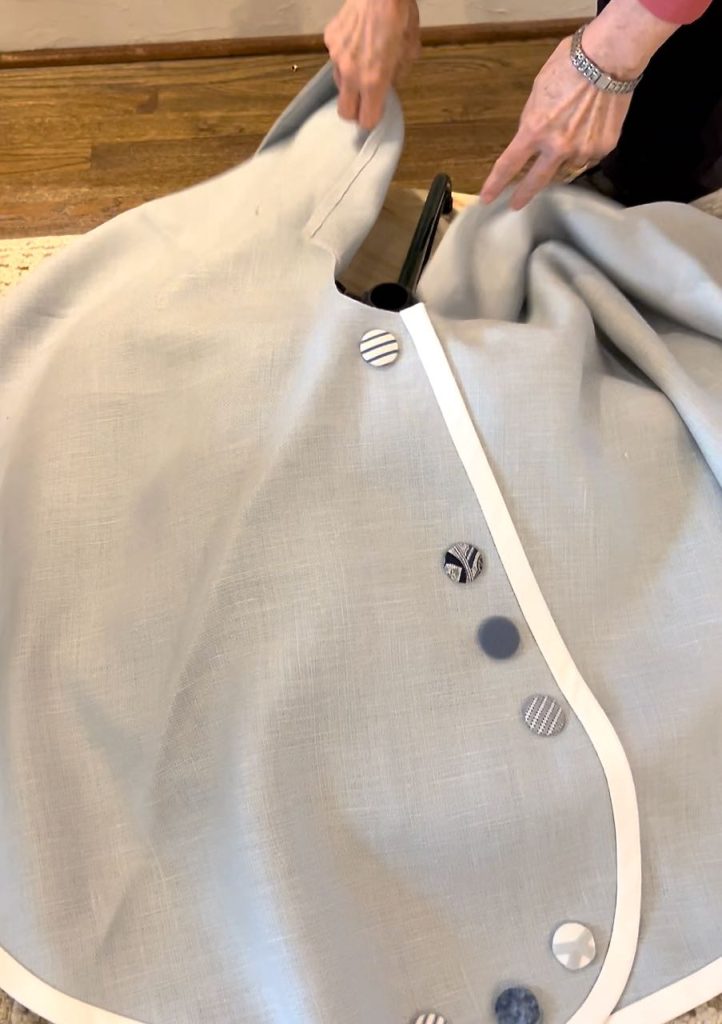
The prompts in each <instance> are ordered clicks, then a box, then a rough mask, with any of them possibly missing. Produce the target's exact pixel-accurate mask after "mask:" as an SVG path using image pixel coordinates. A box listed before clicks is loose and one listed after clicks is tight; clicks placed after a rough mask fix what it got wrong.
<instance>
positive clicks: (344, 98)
mask: <svg viewBox="0 0 722 1024" xmlns="http://www.w3.org/2000/svg"><path fill="white" fill-rule="evenodd" d="M323 38H324V42H325V43H326V47H327V49H328V52H329V55H330V57H331V60H332V62H333V65H334V78H335V79H336V85H337V87H338V91H339V98H338V112H339V114H340V116H341V117H343V118H345V119H347V120H350V121H358V123H359V124H360V125H361V127H362V128H364V129H366V130H367V131H370V130H371V129H372V128H374V127H375V126H376V125H377V124H378V122H379V121H380V120H381V115H382V114H383V111H384V102H385V100H386V95H387V93H388V91H389V89H390V88H391V85H392V84H395V83H396V82H397V81H398V80H399V79H400V77H401V76H402V75H403V74H404V73H405V72H406V71H407V70H408V68H409V66H410V65H411V63H412V62H413V61H414V60H415V59H416V58H417V57H418V56H419V54H420V52H421V41H420V38H419V9H418V6H417V4H416V0H345V3H344V5H343V7H342V8H341V10H340V11H339V12H338V14H337V15H336V16H335V18H334V19H333V20H332V21H331V22H329V24H328V26H327V27H326V31H325V33H324V37H323Z"/></svg>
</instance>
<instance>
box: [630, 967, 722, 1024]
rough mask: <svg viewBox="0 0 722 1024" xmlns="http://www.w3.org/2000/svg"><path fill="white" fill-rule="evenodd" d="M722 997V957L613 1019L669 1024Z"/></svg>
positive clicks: (639, 1023) (642, 1000) (638, 1002)
mask: <svg viewBox="0 0 722 1024" xmlns="http://www.w3.org/2000/svg"><path fill="white" fill-rule="evenodd" d="M720 993H722V957H720V958H719V959H718V960H713V961H712V963H711V964H707V966H706V967H703V968H702V969H701V970H699V971H695V973H694V974H689V975H688V976H687V977H686V978H682V979H681V980H680V981H675V982H674V983H673V984H672V985H668V986H667V987H666V988H660V989H659V991H658V992H653V993H652V995H651V996H646V998H644V999H640V1000H638V1001H637V1002H636V1003H630V1005H629V1006H625V1007H624V1009H623V1010H617V1012H616V1013H613V1014H612V1016H611V1017H610V1022H613V1024H668V1021H671V1020H675V1018H676V1017H681V1016H682V1014H683V1013H688V1012H689V1011H690V1010H695V1009H696V1008H697V1007H698V1006H702V1004H703V1003H708V1002H709V1001H710V999H714V998H715V996H718V995H719V994H720Z"/></svg>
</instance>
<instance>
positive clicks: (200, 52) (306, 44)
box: [0, 18, 581, 69]
mask: <svg viewBox="0 0 722 1024" xmlns="http://www.w3.org/2000/svg"><path fill="white" fill-rule="evenodd" d="M580 24H581V21H580V20H579V19H572V18H565V19H554V20H545V21H517V22H502V23H497V22H488V23H482V24H477V25H439V26H430V27H428V28H424V29H422V31H421V36H422V42H423V44H424V46H448V45H452V44H459V43H496V42H510V41H519V40H525V39H547V38H549V39H554V38H558V39H561V38H563V37H564V36H568V35H572V34H573V33H574V32H575V31H576V30H577V28H578V27H579V25H580ZM324 50H325V46H324V42H323V36H322V35H305V36H263V37H258V38H250V39H203V40H198V41H196V42H193V41H190V42H181V43H142V44H127V45H121V46H77V47H68V48H64V49H57V50H15V51H7V52H4V53H3V52H2V51H0V69H3V68H39V67H62V66H67V65H78V64H128V63H133V62H138V61H162V60H198V59H208V58H213V57H258V56H263V55H274V54H289V55H292V54H296V53H298V54H302V53H322V52H323V51H324Z"/></svg>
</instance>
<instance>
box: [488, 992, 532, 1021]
mask: <svg viewBox="0 0 722 1024" xmlns="http://www.w3.org/2000/svg"><path fill="white" fill-rule="evenodd" d="M494 1013H495V1014H496V1019H497V1022H498V1024H539V1021H540V1020H541V1009H540V1008H539V1003H538V1002H537V999H536V996H535V995H534V993H533V992H530V991H529V989H528V988H508V989H506V991H504V992H502V993H501V995H500V996H499V998H498V999H497V1001H496V1005H495V1006H494Z"/></svg>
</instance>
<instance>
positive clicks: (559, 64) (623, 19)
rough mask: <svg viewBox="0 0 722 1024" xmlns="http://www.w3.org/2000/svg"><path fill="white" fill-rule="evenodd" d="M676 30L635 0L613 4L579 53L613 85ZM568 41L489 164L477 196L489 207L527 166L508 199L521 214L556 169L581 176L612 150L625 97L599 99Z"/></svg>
mask: <svg viewBox="0 0 722 1024" xmlns="http://www.w3.org/2000/svg"><path fill="white" fill-rule="evenodd" d="M674 31H675V26H673V25H671V24H669V23H668V22H664V21H662V20H661V19H659V18H657V17H656V16H655V15H653V14H651V13H650V12H649V11H648V10H647V9H646V8H645V7H643V6H642V4H641V3H640V2H639V0H611V2H610V4H609V5H608V6H607V7H606V8H605V9H604V11H603V12H602V14H600V15H599V16H598V17H597V18H596V19H595V20H594V21H593V22H592V23H591V24H590V25H589V26H588V27H587V29H586V30H585V32H584V37H583V39H582V46H583V48H584V51H585V53H587V54H588V56H589V57H590V58H591V59H592V60H593V61H594V62H595V63H597V64H599V65H600V66H601V67H602V68H603V69H604V70H605V71H607V72H609V74H611V75H614V77H617V78H623V79H629V78H635V77H636V76H637V75H639V74H641V73H642V71H643V70H644V68H645V67H646V65H647V63H648V62H649V60H650V59H651V57H652V55H653V54H654V52H655V51H656V50H657V49H658V48H659V47H660V46H661V45H662V43H663V42H665V41H666V39H668V38H669V37H670V36H671V35H672V33H673V32H674ZM570 50H571V38H569V39H565V40H564V41H563V42H562V43H560V44H559V46H558V47H557V48H556V50H555V51H554V53H553V54H552V56H551V57H550V58H549V60H548V61H547V62H546V64H545V65H544V67H543V68H542V69H541V71H540V72H539V74H538V76H537V78H536V81H535V82H534V86H533V88H532V91H531V95H530V96H529V99H528V100H527V103H526V106H525V107H524V110H523V112H522V115H521V119H520V121H519V129H518V131H517V133H516V136H515V137H514V139H513V140H512V142H511V143H510V145H509V146H508V147H507V148H506V150H505V151H504V152H503V153H502V155H501V156H500V157H499V159H498V160H497V162H496V163H495V164H494V167H493V168H492V171H491V173H490V174H489V176H488V178H487V179H486V182H485V183H484V186H483V188H482V190H481V199H482V200H483V201H484V202H487V203H488V202H491V201H492V200H494V199H496V198H497V196H499V195H500V193H501V192H502V191H503V190H504V189H505V188H506V186H507V185H509V184H510V183H511V182H512V181H513V179H514V178H515V177H516V176H517V175H518V174H519V173H520V172H522V171H523V170H524V169H525V168H526V167H527V165H528V164H529V163H530V161H533V163H532V165H531V167H530V169H529V170H528V171H527V173H526V175H525V177H524V178H523V179H522V181H521V182H520V183H519V185H518V186H517V188H516V190H515V191H514V193H513V195H512V199H511V207H512V209H515V210H518V209H521V207H523V206H525V205H526V204H527V203H528V202H529V200H530V199H532V197H533V196H535V195H536V194H537V193H538V192H540V191H541V190H542V189H543V188H545V187H546V186H547V185H549V184H550V183H551V182H552V181H553V180H554V178H555V177H556V176H557V174H558V172H559V170H560V168H562V167H564V166H566V168H567V172H568V173H572V174H574V173H575V172H576V173H581V171H582V170H584V169H585V168H586V167H588V166H589V165H590V164H592V163H596V162H597V161H599V160H601V159H602V157H604V156H606V155H607V153H610V152H611V151H612V150H613V149H614V147H615V146H616V144H617V142H618V140H619V136H620V135H621V132H622V126H623V124H624V119H625V118H626V116H627V112H628V110H629V106H630V103H631V96H630V95H629V94H627V95H615V94H614V93H606V92H600V91H599V90H598V89H596V88H595V87H594V86H593V85H592V84H591V83H590V82H587V81H586V79H585V78H583V76H582V75H580V74H579V72H578V71H577V70H576V68H574V66H573V65H572V63H571V60H570Z"/></svg>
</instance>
